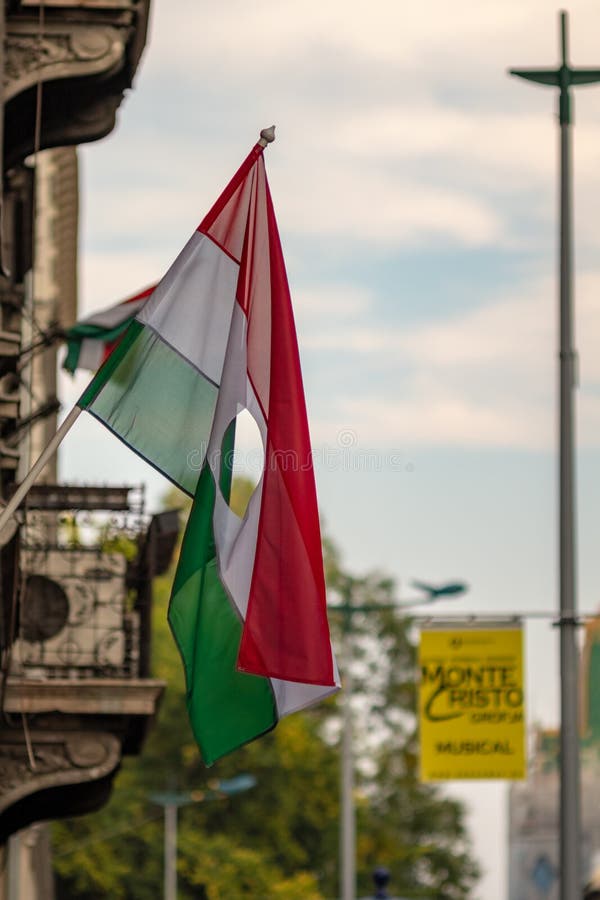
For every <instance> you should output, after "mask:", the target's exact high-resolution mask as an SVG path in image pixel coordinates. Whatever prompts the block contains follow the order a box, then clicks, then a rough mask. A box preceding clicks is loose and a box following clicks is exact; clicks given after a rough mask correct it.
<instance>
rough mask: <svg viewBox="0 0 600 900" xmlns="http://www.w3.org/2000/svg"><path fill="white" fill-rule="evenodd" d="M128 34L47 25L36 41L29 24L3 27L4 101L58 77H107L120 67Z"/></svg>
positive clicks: (98, 27) (109, 29) (99, 27)
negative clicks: (5, 29)
mask: <svg viewBox="0 0 600 900" xmlns="http://www.w3.org/2000/svg"><path fill="white" fill-rule="evenodd" d="M127 37H128V31H127V30H125V29H123V28H120V29H119V28H112V27H110V26H108V25H95V26H93V27H92V26H89V25H70V26H69V27H67V25H66V24H56V25H52V24H50V25H47V26H46V29H45V31H44V34H43V35H42V37H41V38H40V36H39V35H38V33H37V30H36V28H35V26H34V25H33V24H30V23H13V24H12V26H11V25H10V24H9V25H8V26H7V34H6V56H5V64H4V98H5V102H8V101H9V100H11V99H12V98H13V97H15V96H16V95H17V94H20V93H22V92H23V91H26V90H27V89H28V88H31V87H34V86H35V85H37V83H38V81H40V80H41V81H42V82H46V81H51V80H56V79H61V78H77V77H81V76H86V75H99V74H104V75H109V74H110V73H112V72H115V71H116V70H118V69H119V68H120V67H121V66H122V65H123V60H124V56H125V47H126V43H127Z"/></svg>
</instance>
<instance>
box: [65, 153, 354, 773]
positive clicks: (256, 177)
mask: <svg viewBox="0 0 600 900" xmlns="http://www.w3.org/2000/svg"><path fill="white" fill-rule="evenodd" d="M78 405H79V406H80V407H81V408H82V409H86V410H88V411H89V412H90V413H91V414H92V415H93V416H95V417H96V418H97V419H99V420H100V421H101V422H103V423H104V424H105V425H106V426H107V427H108V428H109V429H110V430H111V431H113V432H114V433H115V434H116V435H117V436H118V437H119V438H121V440H122V441H124V442H125V443H126V444H128V445H129V446H130V447H131V448H132V449H134V450H135V451H136V452H137V453H138V454H139V455H140V456H142V457H144V458H145V459H146V460H148V461H149V462H150V463H151V464H152V465H153V466H155V467H156V468H157V469H159V470H160V471H161V472H162V473H163V474H164V475H166V476H167V478H170V479H171V480H172V481H173V482H174V483H175V484H177V485H178V486H179V487H180V488H181V489H182V490H184V491H186V492H187V493H188V494H190V495H191V496H192V497H193V498H194V501H193V506H192V511H191V513H190V518H189V522H188V525H187V529H186V532H185V536H184V540H183V545H182V550H181V556H180V560H179V565H178V569H177V573H176V576H175V582H174V586H173V593H172V596H171V602H170V607H169V622H170V625H171V628H172V631H173V634H174V636H175V640H176V642H177V644H178V646H179V649H180V652H181V655H182V658H183V663H184V667H185V672H186V683H187V702H188V711H189V714H190V720H191V724H192V728H193V731H194V734H195V736H196V739H197V741H198V743H199V746H200V748H201V751H202V755H203V758H204V760H205V762H206V763H211V762H213V761H214V760H215V759H218V758H219V757H220V756H222V755H224V754H225V753H227V752H229V751H231V750H233V749H235V748H236V747H239V746H241V745H242V744H243V743H246V742H247V741H249V740H252V739H253V738H255V737H257V736H259V735H260V734H263V733H265V732H266V731H268V730H270V729H271V728H272V727H274V725H275V724H276V723H277V721H278V719H279V718H280V717H281V716H283V715H286V714H287V713H291V712H294V711H296V710H299V709H302V708H304V707H306V706H310V705H312V704H313V703H316V702H318V701H319V700H321V699H323V698H324V697H326V696H328V695H329V694H331V693H333V692H334V691H335V690H337V689H338V686H339V676H338V674H337V669H336V664H335V660H334V657H333V653H332V648H331V641H330V637H329V627H328V622H327V613H326V602H325V584H324V576H323V560H322V550H321V536H320V528H319V518H318V509H317V499H316V492H315V483H314V473H313V468H312V458H311V448H310V441H309V433H308V425H307V418H306V409H305V402H304V392H303V387H302V377H301V372H300V362H299V355H298V346H297V341H296V332H295V326H294V320H293V313H292V307H291V300H290V295H289V288H288V283H287V276H286V273H285V266H284V261H283V255H282V251H281V245H280V240H279V235H278V231H277V224H276V221H275V214H274V210H273V204H272V200H271V195H270V191H269V187H268V183H267V178H266V172H265V166H264V159H263V146H262V144H261V143H260V142H259V143H258V144H257V145H256V146H255V147H254V148H253V150H252V151H251V153H250V154H249V155H248V157H247V158H246V160H245V161H244V162H243V164H242V165H241V167H240V169H239V170H238V172H237V173H236V174H235V176H234V177H233V179H232V180H231V182H230V183H229V185H228V186H227V187H226V188H225V190H224V191H223V193H222V194H221V196H220V197H219V199H218V200H217V201H216V203H215V204H214V206H213V207H212V209H211V210H210V212H209V213H208V215H207V216H206V217H205V218H204V220H203V221H202V223H201V224H200V226H199V227H198V230H197V231H196V232H195V233H194V234H193V235H192V237H191V238H190V240H189V241H188V243H187V244H186V246H185V247H184V249H183V251H182V252H181V254H180V255H179V257H178V258H177V259H176V261H175V262H174V263H173V265H172V266H171V268H170V269H169V271H168V272H167V274H166V275H165V277H164V278H163V280H162V281H161V282H160V283H159V284H158V285H157V286H156V288H155V289H154V291H153V293H152V296H151V297H150V298H149V299H148V301H147V302H146V303H145V305H144V306H143V308H142V309H141V311H140V312H138V314H137V315H136V317H135V319H134V320H133V321H132V322H131V323H130V325H129V326H128V328H127V330H126V332H125V334H124V335H123V337H122V338H121V340H120V342H119V344H118V346H117V347H116V348H115V350H114V351H113V353H112V354H111V356H110V357H109V358H108V360H107V361H106V362H105V363H104V365H103V366H102V368H101V369H100V371H99V372H98V373H97V375H96V377H95V378H94V379H93V380H92V382H91V384H90V385H89V387H88V388H87V390H86V391H85V392H84V394H83V395H82V397H81V399H80V400H79V403H78ZM244 409H246V410H248V411H249V413H250V414H251V415H252V416H253V418H254V419H255V421H256V423H257V425H258V428H259V431H260V434H261V437H262V442H263V447H264V469H263V474H262V477H261V479H260V482H259V484H258V486H257V488H256V490H255V491H254V494H253V495H252V497H251V499H250V502H249V505H248V509H247V511H246V514H245V516H244V518H243V520H242V519H239V518H238V517H237V516H236V515H235V514H234V513H233V512H232V510H231V509H230V508H229V505H228V490H229V484H228V482H229V478H230V465H229V463H230V458H231V449H232V445H231V436H232V433H233V431H234V427H235V419H236V416H237V415H238V413H239V412H240V411H242V410H244Z"/></svg>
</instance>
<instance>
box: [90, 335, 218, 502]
mask: <svg viewBox="0 0 600 900" xmlns="http://www.w3.org/2000/svg"><path fill="white" fill-rule="evenodd" d="M217 393H218V391H217V388H216V387H215V385H214V384H212V382H210V381H208V380H207V379H206V378H204V377H203V376H202V375H201V374H200V373H199V372H198V371H197V370H196V369H195V368H194V367H193V366H192V365H190V363H188V362H187V361H186V360H184V359H183V358H182V357H181V356H180V355H179V354H178V353H177V352H176V351H175V350H173V349H172V348H171V347H170V346H169V345H168V344H165V343H164V342H163V341H162V340H161V339H160V337H158V335H156V333H155V332H154V331H152V329H150V328H147V327H145V326H144V325H142V324H141V323H139V322H137V321H134V322H132V323H131V324H130V326H129V328H128V329H127V331H126V333H125V335H124V336H123V339H122V341H121V342H120V344H118V346H117V347H116V348H115V350H114V351H113V353H112V354H111V355H110V357H109V358H108V359H107V361H106V363H105V364H104V365H103V366H102V367H101V369H100V370H99V372H98V374H97V375H96V377H95V378H94V379H93V380H92V382H91V384H90V385H89V387H88V388H87V390H86V391H85V392H84V394H83V395H82V397H81V400H80V401H79V406H81V407H83V408H86V409H88V410H89V411H90V412H91V413H93V415H95V416H96V417H97V418H98V419H100V420H101V421H102V422H103V423H104V424H105V425H107V426H108V427H109V428H110V429H111V431H113V432H114V433H115V434H116V435H118V437H120V438H121V440H123V441H124V442H125V443H126V444H128V445H129V446H131V447H133V448H134V449H135V450H136V452H137V453H139V454H140V455H141V456H143V457H145V458H146V459H148V460H150V461H151V462H152V464H153V465H154V466H156V467H157V468H158V469H159V470H160V471H161V472H163V473H164V474H165V475H166V476H167V477H168V478H170V479H171V480H172V481H173V482H175V484H177V485H178V486H179V487H180V488H182V490H184V491H186V492H187V493H188V494H190V495H192V496H193V494H194V491H195V489H196V484H197V482H198V474H199V472H200V469H201V467H202V464H203V461H204V456H205V453H206V443H207V440H208V437H209V435H210V431H211V427H212V421H213V416H214V411H215V406H216V402H217Z"/></svg>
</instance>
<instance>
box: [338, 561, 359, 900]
mask: <svg viewBox="0 0 600 900" xmlns="http://www.w3.org/2000/svg"><path fill="white" fill-rule="evenodd" d="M352 600H353V596H352V580H351V579H350V578H348V579H346V583H345V584H344V590H343V603H342V605H341V612H342V616H343V619H342V648H341V649H342V653H341V662H342V677H343V687H344V693H343V700H342V770H341V784H340V789H341V829H340V888H341V890H340V897H341V900H355V898H356V810H355V807H354V743H353V737H354V733H353V730H354V721H353V716H352V615H353V612H354V610H353V606H352Z"/></svg>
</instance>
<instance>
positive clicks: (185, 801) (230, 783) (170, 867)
mask: <svg viewBox="0 0 600 900" xmlns="http://www.w3.org/2000/svg"><path fill="white" fill-rule="evenodd" d="M255 784H256V778H255V777H254V775H246V774H243V775H236V776H235V777H234V778H227V779H221V780H220V781H215V782H210V783H209V786H208V790H207V791H202V790H200V791H182V792H179V791H161V792H158V793H155V794H150V800H152V802H153V803H156V804H157V805H158V806H162V807H163V808H164V811H165V834H164V900H177V811H178V809H179V807H180V806H188V805H189V804H190V803H202V801H203V800H209V799H211V798H217V797H223V796H230V795H231V794H240V793H241V792H242V791H247V790H249V789H250V788H252V787H254V785H255Z"/></svg>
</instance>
